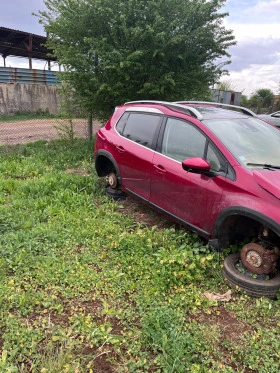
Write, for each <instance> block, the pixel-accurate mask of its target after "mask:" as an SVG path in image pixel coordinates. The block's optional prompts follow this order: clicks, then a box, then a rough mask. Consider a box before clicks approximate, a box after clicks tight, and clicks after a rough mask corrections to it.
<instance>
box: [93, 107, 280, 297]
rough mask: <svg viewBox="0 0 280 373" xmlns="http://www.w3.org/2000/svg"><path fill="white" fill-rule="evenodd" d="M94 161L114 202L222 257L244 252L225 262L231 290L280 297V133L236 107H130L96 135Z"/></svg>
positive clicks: (224, 272) (251, 114) (116, 113)
mask: <svg viewBox="0 0 280 373" xmlns="http://www.w3.org/2000/svg"><path fill="white" fill-rule="evenodd" d="M94 158H95V168H96V171H97V174H98V176H100V177H106V180H107V183H108V187H107V189H106V190H107V194H108V195H109V196H112V197H115V198H119V197H123V195H124V193H126V194H129V195H131V196H133V197H135V198H137V199H139V200H140V201H142V202H144V203H145V204H147V205H149V206H150V207H152V208H154V209H156V210H158V211H160V212H162V213H164V214H166V215H167V216H169V217H170V218H171V219H173V220H174V221H177V222H178V223H180V224H181V225H184V226H185V227H187V228H189V229H191V230H192V231H195V232H196V233H198V234H199V235H200V236H202V237H204V238H206V239H207V240H208V241H209V243H210V245H211V246H213V247H214V248H216V249H223V248H226V247H228V245H230V244H234V243H236V242H239V243H240V244H239V246H240V250H239V252H238V253H233V254H230V255H229V256H227V257H226V259H225V261H224V266H223V274H224V277H225V278H226V280H227V282H228V283H230V284H231V285H233V286H234V287H236V286H238V287H240V288H242V289H244V290H245V291H247V293H248V294H249V295H252V296H267V297H270V298H274V297H275V296H276V293H277V292H278V291H279V289H280V274H279V269H280V267H279V264H280V263H279V258H280V131H279V130H278V129H276V128H275V127H273V126H271V125H270V124H268V123H266V122H264V121H262V120H260V119H258V118H257V116H256V114H254V113H253V112H252V111H250V110H248V109H246V108H242V107H237V106H232V105H225V104H217V103H212V102H187V101H181V102H177V103H174V102H161V101H135V102H128V103H126V104H124V105H121V106H118V107H117V108H116V110H115V112H114V114H113V115H112V117H111V119H110V120H109V121H108V122H107V123H106V125H105V126H104V127H102V128H101V129H100V130H99V131H98V132H97V135H96V143H95V151H94ZM245 241H246V242H247V243H246V244H244V242H245ZM241 243H242V244H241Z"/></svg>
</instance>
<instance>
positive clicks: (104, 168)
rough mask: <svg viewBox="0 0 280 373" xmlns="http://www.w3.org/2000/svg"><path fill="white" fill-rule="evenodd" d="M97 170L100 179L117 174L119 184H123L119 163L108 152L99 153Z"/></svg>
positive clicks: (96, 162)
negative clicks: (113, 173) (112, 173)
mask: <svg viewBox="0 0 280 373" xmlns="http://www.w3.org/2000/svg"><path fill="white" fill-rule="evenodd" d="M95 169H96V172H97V175H98V176H100V177H102V176H106V175H108V174H110V173H111V172H115V173H116V175H117V179H118V182H119V184H121V175H120V170H119V167H118V165H117V162H116V160H115V159H114V157H113V156H112V154H111V153H109V152H107V151H106V150H99V151H98V152H97V154H96V156H95Z"/></svg>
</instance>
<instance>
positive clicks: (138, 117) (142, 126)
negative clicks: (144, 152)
mask: <svg viewBox="0 0 280 373" xmlns="http://www.w3.org/2000/svg"><path fill="white" fill-rule="evenodd" d="M160 119H161V118H160V117H159V116H157V115H150V114H130V115H129V117H128V120H127V123H126V125H125V127H124V130H123V136H125V137H126V138H128V139H130V140H132V141H135V142H137V143H138V144H141V145H144V146H147V147H148V148H151V147H152V144H153V140H154V136H155V133H156V130H157V128H158V125H159V121H160Z"/></svg>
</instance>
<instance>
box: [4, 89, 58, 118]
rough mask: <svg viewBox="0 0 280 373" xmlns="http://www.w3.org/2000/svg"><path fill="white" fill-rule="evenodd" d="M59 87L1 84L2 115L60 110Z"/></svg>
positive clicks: (53, 112)
mask: <svg viewBox="0 0 280 373" xmlns="http://www.w3.org/2000/svg"><path fill="white" fill-rule="evenodd" d="M58 89H59V88H58V87H57V86H55V85H46V84H5V83H0V114H11V113H15V112H18V111H19V112H38V111H48V112H50V113H52V114H55V113H57V112H58V110H59V103H60V96H59V94H58Z"/></svg>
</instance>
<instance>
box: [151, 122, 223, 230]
mask: <svg viewBox="0 0 280 373" xmlns="http://www.w3.org/2000/svg"><path fill="white" fill-rule="evenodd" d="M161 144H162V145H161V147H160V150H159V151H158V152H155V155H154V158H153V170H152V177H151V193H150V203H151V204H152V205H154V207H156V208H158V209H160V210H162V211H163V212H166V213H168V214H170V215H171V216H172V217H173V218H176V219H177V220H178V221H179V222H182V223H183V224H187V225H189V226H190V227H191V228H195V229H196V230H197V231H198V232H199V233H200V234H203V235H205V236H206V235H207V234H208V233H210V232H211V230H212V226H213V224H214V221H215V219H216V217H217V215H218V212H219V204H220V201H221V197H222V193H223V189H222V187H223V183H224V178H225V172H224V171H223V169H222V167H223V166H222V165H221V161H220V158H219V157H218V155H217V154H216V149H215V148H214V147H213V145H212V144H210V143H209V142H208V140H207V137H206V136H205V135H204V134H203V133H202V132H201V131H200V130H199V129H198V128H196V127H195V126H194V125H192V124H191V123H189V122H186V121H184V120H180V119H178V118H168V119H167V121H166V125H165V129H164V132H163V135H162V141H161ZM194 157H201V158H204V157H205V158H206V159H207V160H208V162H209V163H210V165H211V168H212V169H213V170H215V172H214V174H215V176H211V177H210V176H206V175H200V174H195V173H191V172H186V171H184V170H183V168H182V161H183V160H185V159H188V158H194Z"/></svg>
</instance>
